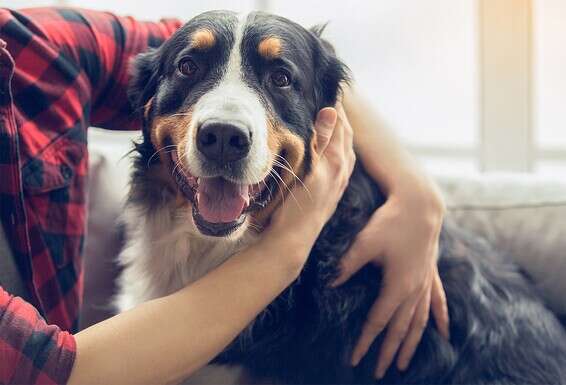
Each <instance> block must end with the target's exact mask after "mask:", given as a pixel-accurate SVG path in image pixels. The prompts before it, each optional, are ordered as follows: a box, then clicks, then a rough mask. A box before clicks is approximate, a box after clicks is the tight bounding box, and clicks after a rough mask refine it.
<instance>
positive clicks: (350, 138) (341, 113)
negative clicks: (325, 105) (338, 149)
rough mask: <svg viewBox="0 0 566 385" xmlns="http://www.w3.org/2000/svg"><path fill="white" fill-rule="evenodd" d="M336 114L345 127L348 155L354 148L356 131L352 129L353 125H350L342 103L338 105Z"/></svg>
mask: <svg viewBox="0 0 566 385" xmlns="http://www.w3.org/2000/svg"><path fill="white" fill-rule="evenodd" d="M336 113H337V115H338V120H339V121H340V122H341V123H342V124H343V126H344V150H345V151H346V153H347V152H348V151H351V150H352V149H353V147H354V130H353V128H352V125H351V124H350V120H349V119H348V115H346V111H345V110H344V106H343V105H342V103H337V104H336Z"/></svg>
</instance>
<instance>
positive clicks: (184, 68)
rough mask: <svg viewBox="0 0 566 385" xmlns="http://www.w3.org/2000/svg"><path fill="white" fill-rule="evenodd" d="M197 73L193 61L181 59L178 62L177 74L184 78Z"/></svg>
mask: <svg viewBox="0 0 566 385" xmlns="http://www.w3.org/2000/svg"><path fill="white" fill-rule="evenodd" d="M197 71H198V66H197V64H196V63H195V62H194V60H193V59H189V58H187V59H183V60H181V61H180V62H179V72H180V73H182V74H183V75H185V76H191V75H194V74H195V72H197Z"/></svg>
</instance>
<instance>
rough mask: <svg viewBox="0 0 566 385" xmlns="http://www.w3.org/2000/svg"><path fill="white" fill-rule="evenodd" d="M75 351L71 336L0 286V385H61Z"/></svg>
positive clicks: (68, 373) (69, 369) (68, 372)
mask: <svg viewBox="0 0 566 385" xmlns="http://www.w3.org/2000/svg"><path fill="white" fill-rule="evenodd" d="M75 352H76V345H75V339H74V337H73V336H72V335H71V334H69V333H67V332H64V331H61V330H60V329H59V328H58V327H56V326H52V325H47V323H46V322H45V321H44V320H43V318H41V316H40V315H39V314H38V312H37V310H36V309H35V308H34V307H33V306H31V305H30V304H29V303H27V302H25V301H24V300H22V299H21V298H19V297H13V296H11V295H9V294H8V293H7V292H6V291H4V290H3V289H2V287H0V384H64V383H66V382H67V380H68V378H69V375H70V374H71V369H72V367H73V363H74V360H75Z"/></svg>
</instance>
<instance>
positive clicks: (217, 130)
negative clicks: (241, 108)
mask: <svg viewBox="0 0 566 385" xmlns="http://www.w3.org/2000/svg"><path fill="white" fill-rule="evenodd" d="M251 144H252V138H251V135H250V131H249V130H248V129H247V128H246V127H242V126H237V125H234V124H230V123H222V122H205V123H203V124H202V126H200V128H199V130H198V133H197V148H198V149H199V151H200V152H202V153H203V154H204V156H206V157H207V159H210V160H213V161H215V162H218V163H219V164H226V163H228V162H233V161H235V160H239V159H242V158H244V157H245V156H246V155H248V153H249V152H250V147H251Z"/></svg>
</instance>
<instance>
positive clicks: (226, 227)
mask: <svg viewBox="0 0 566 385" xmlns="http://www.w3.org/2000/svg"><path fill="white" fill-rule="evenodd" d="M346 77H347V70H346V68H345V66H344V65H343V64H342V63H341V62H340V61H339V60H338V59H337V58H336V56H335V54H334V51H333V50H332V48H331V46H330V45H329V44H328V43H326V42H325V41H323V40H322V39H321V38H320V29H318V30H317V29H313V30H310V31H309V30H307V29H305V28H303V27H301V26H300V25H298V24H296V23H293V22H291V21H289V20H287V19H284V18H282V17H278V16H274V15H269V14H265V13H252V14H250V15H248V16H246V17H243V18H242V17H238V16H237V15H236V14H234V13H231V12H223V11H213V12H207V13H204V14H201V15H199V16H197V17H195V18H194V19H192V20H191V21H189V22H188V23H187V24H185V25H184V26H183V27H182V28H180V29H179V30H178V31H177V32H176V33H175V34H174V35H173V36H172V37H171V38H170V39H169V40H168V41H166V42H165V43H164V44H163V45H162V46H160V47H159V48H157V49H155V50H153V51H150V52H147V53H145V54H142V55H140V56H138V57H137V58H136V60H135V63H134V74H133V80H132V84H131V87H130V98H131V100H132V103H133V104H134V106H135V107H136V108H137V109H138V110H140V112H141V113H142V115H143V122H144V140H145V142H146V143H145V144H146V147H147V145H149V144H150V146H149V147H150V148H151V150H152V153H153V156H152V157H151V158H152V159H147V160H148V163H151V164H152V166H151V167H154V166H155V167H158V168H159V169H160V170H161V173H162V174H165V173H166V174H167V177H166V178H161V180H163V181H164V183H165V184H168V185H170V186H172V187H171V189H172V191H174V193H175V195H176V196H177V202H180V203H178V204H180V205H182V206H186V207H187V208H189V207H190V211H188V212H189V213H192V219H193V223H194V225H195V228H196V229H198V232H200V233H202V234H204V235H208V236H219V237H226V236H228V235H230V234H232V235H233V236H234V235H236V236H237V234H241V233H242V232H243V231H244V229H245V228H247V227H248V225H249V224H250V223H254V224H256V225H261V224H262V223H263V222H265V220H266V219H267V218H268V217H269V215H270V213H271V212H272V211H273V209H274V208H275V207H276V206H277V204H278V203H279V202H280V200H281V199H283V198H284V196H285V194H287V193H288V191H289V190H288V188H290V187H291V186H292V185H293V184H294V183H295V181H297V180H298V179H300V178H303V177H304V175H306V174H307V173H308V172H309V170H310V167H311V163H312V157H311V155H312V152H313V146H314V145H315V143H316V140H315V139H316V138H315V134H314V130H313V122H314V120H315V117H316V114H317V112H318V111H319V110H320V109H321V108H323V107H326V106H333V105H334V104H335V102H336V98H337V94H338V92H339V89H340V84H341V82H342V81H344V80H346ZM147 142H149V143H147ZM155 160H157V162H155ZM166 179H168V181H167V180H166ZM252 227H254V228H257V226H254V225H252Z"/></svg>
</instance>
